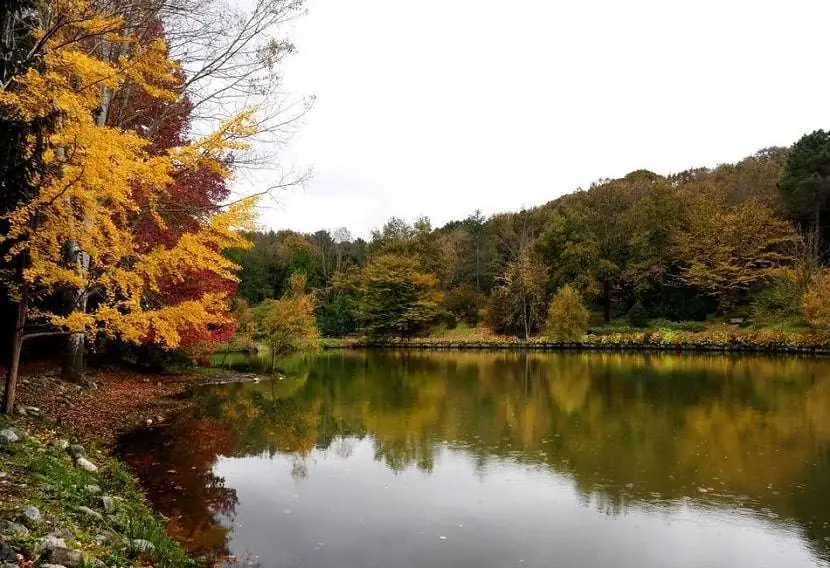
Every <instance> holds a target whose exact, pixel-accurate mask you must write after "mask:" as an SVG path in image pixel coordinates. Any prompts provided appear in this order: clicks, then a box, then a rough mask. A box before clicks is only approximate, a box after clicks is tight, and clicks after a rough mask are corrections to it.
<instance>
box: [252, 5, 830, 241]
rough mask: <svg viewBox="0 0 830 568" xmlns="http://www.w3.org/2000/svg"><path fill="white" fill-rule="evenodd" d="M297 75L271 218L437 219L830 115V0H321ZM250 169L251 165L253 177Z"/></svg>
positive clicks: (294, 222)
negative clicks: (313, 100)
mask: <svg viewBox="0 0 830 568" xmlns="http://www.w3.org/2000/svg"><path fill="white" fill-rule="evenodd" d="M307 6H308V14H307V15H306V16H304V17H303V18H302V19H301V20H300V21H299V22H297V23H296V28H295V30H294V32H293V40H294V42H295V43H296V45H297V48H298V50H299V53H298V54H297V55H296V56H294V57H293V58H292V59H291V60H290V61H289V63H288V65H287V67H286V74H285V79H286V83H287V87H288V88H289V89H290V90H291V91H292V92H295V93H297V94H298V95H311V94H313V95H316V96H317V105H316V107H315V108H314V110H313V111H312V113H311V114H310V115H309V117H308V119H307V122H306V125H305V127H304V128H303V130H302V131H301V132H300V134H299V135H297V136H296V137H295V138H294V141H293V143H292V144H291V146H290V148H289V149H288V151H287V153H286V155H285V160H286V161H289V162H294V163H298V164H301V165H306V166H313V168H314V171H315V177H314V178H313V179H312V180H311V182H310V183H309V184H308V185H307V187H305V188H304V189H297V190H293V191H290V192H288V193H282V194H281V195H280V196H279V204H274V203H266V204H265V205H267V206H268V207H267V208H264V209H263V212H262V217H261V221H262V224H263V225H264V226H265V227H270V228H274V229H282V228H290V229H296V230H301V231H314V230H317V229H319V228H334V227H339V226H346V227H348V228H349V229H350V230H351V231H352V232H353V233H354V234H355V235H361V236H366V235H367V234H368V232H369V231H370V230H371V229H372V228H375V227H378V226H380V225H381V224H382V223H383V222H384V221H385V220H386V219H387V218H389V217H390V216H393V215H394V216H400V217H404V218H407V219H413V218H414V217H416V216H418V215H427V216H429V217H430V218H431V219H432V220H433V224H434V225H441V224H443V223H445V222H447V221H449V220H451V219H457V218H463V217H465V216H467V215H468V214H469V213H471V212H472V211H473V210H475V209H476V208H480V209H482V210H483V211H484V212H485V213H486V214H488V215H489V214H492V213H496V212H499V211H507V210H516V209H519V208H521V207H522V206H533V205H539V204H542V203H544V202H546V201H549V200H551V199H553V198H555V197H557V196H559V195H561V194H563V193H567V192H571V191H573V190H574V189H576V188H577V187H579V186H587V185H589V184H590V183H591V182H592V181H594V180H596V179H598V178H602V177H617V176H621V175H624V174H625V173H627V172H629V171H631V170H634V169H638V168H647V169H650V170H653V171H656V172H659V173H670V172H675V171H680V170H683V169H686V168H688V167H692V166H700V165H707V166H712V165H716V164H717V163H720V162H728V161H734V160H737V159H740V158H741V157H743V156H746V155H748V154H751V153H753V152H754V151H756V150H758V149H760V148H763V147H767V146H771V145H789V144H791V143H792V142H794V141H795V140H796V139H798V138H799V137H800V136H801V135H802V134H804V133H806V132H809V131H812V130H815V129H817V128H828V127H830V89H828V87H830V65H828V62H829V61H830V49H828V47H827V37H828V22H830V1H828V0H776V1H766V0H693V1H692V0H690V1H685V0H684V1H680V0H578V1H577V0H571V1H562V0H510V1H509V2H505V1H501V2H495V1H491V0H420V1H418V2H413V1H403V0H308V4H307ZM240 183H249V182H240Z"/></svg>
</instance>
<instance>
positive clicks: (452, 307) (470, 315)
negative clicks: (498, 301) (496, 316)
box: [444, 284, 486, 329]
mask: <svg viewBox="0 0 830 568" xmlns="http://www.w3.org/2000/svg"><path fill="white" fill-rule="evenodd" d="M485 302H486V298H485V297H484V294H482V293H481V292H479V291H478V290H476V289H475V288H473V287H472V286H469V285H466V284H464V285H461V286H459V287H458V288H454V289H452V290H450V291H449V292H447V294H446V295H445V298H444V308H445V309H446V310H447V312H449V313H450V314H451V315H452V319H453V320H454V321H455V322H459V321H463V322H464V323H466V324H467V325H469V326H470V327H475V326H477V325H478V323H479V321H481V309H482V308H483V307H484V304H485ZM448 321H449V318H448ZM447 329H453V328H451V327H449V325H448V326H447Z"/></svg>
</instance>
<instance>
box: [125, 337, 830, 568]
mask: <svg viewBox="0 0 830 568" xmlns="http://www.w3.org/2000/svg"><path fill="white" fill-rule="evenodd" d="M225 362H226V363H228V364H230V365H231V366H235V367H237V368H240V369H250V368H255V369H256V368H262V367H263V366H264V367H267V364H266V362H265V361H259V360H257V358H256V356H253V357H252V358H239V357H237V358H236V359H226V360H225ZM278 368H279V370H280V372H281V373H282V375H283V376H284V377H285V378H282V379H273V380H267V381H261V382H259V383H238V384H225V385H214V386H206V387H200V388H199V389H197V390H196V391H195V392H193V393H192V395H191V396H192V397H193V399H194V402H195V404H194V407H193V409H192V411H189V412H186V413H184V414H183V415H181V416H178V417H176V418H175V420H173V421H172V422H171V423H169V424H168V425H165V426H164V427H159V428H154V429H147V430H140V431H136V432H133V433H130V434H129V435H127V436H125V437H124V438H123V439H122V441H121V444H120V451H121V453H122V456H123V458H124V459H125V460H126V461H127V462H128V464H129V465H130V467H131V468H132V469H133V471H135V472H136V473H137V474H138V476H139V478H140V479H142V482H143V483H144V484H145V488H146V490H147V492H148V496H149V498H150V499H151V500H152V501H153V503H154V505H155V506H156V508H157V509H158V510H160V511H161V512H162V513H164V514H165V515H166V516H168V517H169V518H170V521H169V523H168V530H169V532H170V533H171V534H172V535H174V536H175V537H177V538H179V539H180V540H182V541H183V542H185V543H186V545H187V546H188V548H189V549H190V550H191V551H192V552H194V553H195V554H199V555H204V556H206V557H224V556H228V557H230V558H231V559H232V561H233V563H236V564H238V565H257V566H262V567H264V568H269V567H274V568H277V567H279V568H283V567H284V568H288V567H302V568H357V567H395V568H415V567H432V566H451V567H459V568H460V567H470V568H473V567H480V568H488V567H493V568H496V567H499V568H501V567H510V566H516V567H539V568H541V567H545V568H549V567H561V568H582V567H598V568H605V567H609V568H610V567H614V568H650V567H654V568H658V567H659V568H664V567H667V566H672V567H695V568H698V567H724V568H727V567H729V568H735V567H744V566H745V567H753V568H755V567H762V566H766V567H782V568H783V567H786V568H799V567H808V566H809V567H812V566H828V560H830V360H823V359H812V358H795V357H791V358H783V357H782V358H773V357H750V356H728V355H675V354H647V353H600V352H591V353H513V352H452V351H447V352H438V351H432V352H427V351H381V350H378V351H366V352H352V351H331V352H323V353H320V354H317V355H310V356H297V357H293V358H289V359H286V360H283V361H280V362H278ZM229 562H230V561H229Z"/></svg>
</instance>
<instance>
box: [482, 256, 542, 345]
mask: <svg viewBox="0 0 830 568" xmlns="http://www.w3.org/2000/svg"><path fill="white" fill-rule="evenodd" d="M545 284H546V277H545V267H544V265H543V264H542V263H541V262H539V260H538V258H537V257H536V255H535V254H534V253H533V252H532V250H531V249H530V248H526V249H525V250H523V251H521V252H520V253H519V256H518V258H517V259H516V260H514V261H513V262H511V263H509V264H508V265H507V268H506V269H505V272H504V274H503V275H502V278H501V282H500V285H499V286H498V287H497V288H496V290H495V291H494V293H493V301H492V304H491V310H492V312H493V313H491V314H489V317H490V320H491V325H493V327H495V328H496V330H497V331H499V330H509V331H513V332H514V333H517V334H520V335H521V336H523V337H524V338H525V339H529V338H530V334H531V333H534V332H536V331H538V330H539V328H540V326H541V325H542V322H543V321H544V319H545Z"/></svg>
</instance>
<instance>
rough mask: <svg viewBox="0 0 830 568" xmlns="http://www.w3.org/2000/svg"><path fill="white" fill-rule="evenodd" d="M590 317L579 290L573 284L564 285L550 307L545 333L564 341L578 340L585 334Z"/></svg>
mask: <svg viewBox="0 0 830 568" xmlns="http://www.w3.org/2000/svg"><path fill="white" fill-rule="evenodd" d="M589 317H590V313H589V312H588V308H586V307H585V305H584V304H583V303H582V297H581V296H580V294H579V292H577V291H576V289H574V288H573V287H572V286H569V285H566V286H563V287H562V288H560V290H559V291H558V292H557V293H556V295H555V296H554V297H553V300H552V301H551V303H550V307H549V308H548V318H547V321H546V323H545V334H546V335H547V336H548V337H552V338H554V339H558V340H562V341H576V340H578V339H581V338H582V336H584V335H585V330H586V329H587V328H588V318H589Z"/></svg>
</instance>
